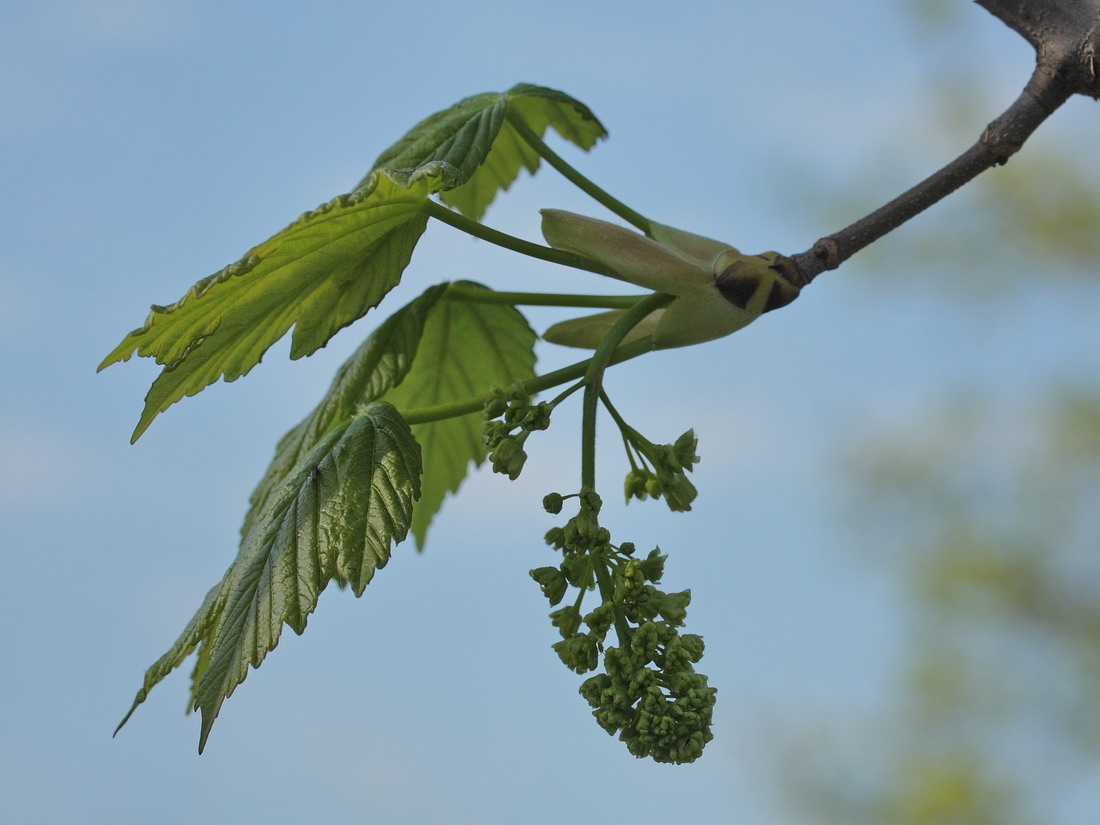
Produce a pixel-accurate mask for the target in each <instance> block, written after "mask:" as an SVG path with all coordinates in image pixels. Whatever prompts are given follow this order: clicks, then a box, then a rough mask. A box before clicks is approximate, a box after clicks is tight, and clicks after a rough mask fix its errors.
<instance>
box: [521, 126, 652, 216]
mask: <svg viewBox="0 0 1100 825" xmlns="http://www.w3.org/2000/svg"><path fill="white" fill-rule="evenodd" d="M506 117H507V118H508V124H509V125H510V126H511V127H512V128H513V129H515V130H516V132H517V133H518V134H519V136H520V137H521V138H523V139H524V140H525V141H527V143H528V144H530V146H531V148H532V149H534V150H535V151H536V152H538V153H539V155H540V156H542V158H543V160H545V161H546V162H547V163H549V164H550V165H551V166H553V167H554V168H555V169H557V170H558V171H559V172H561V174H562V175H563V176H564V177H565V178H566V180H568V181H569V182H570V183H572V184H573V185H574V186H577V187H578V188H579V189H580V190H581V191H583V192H584V193H585V194H587V195H590V196H591V197H593V198H595V199H596V201H597V202H599V203H601V204H603V205H604V206H606V207H607V208H608V209H610V210H611V211H612V212H614V213H615V214H616V215H618V216H619V217H620V218H622V219H623V220H624V221H626V222H628V223H630V224H632V225H634V226H636V227H637V228H638V229H640V230H641V231H642V232H644V233H645V234H646V235H648V234H649V218H646V217H645V216H643V215H640V214H639V213H637V212H635V211H634V210H633V209H631V208H630V207H629V206H627V205H626V204H625V203H623V202H622V201H620V200H618V199H617V198H614V197H612V196H611V195H609V194H608V193H607V192H605V191H604V190H603V189H601V188H600V187H598V186H597V185H596V184H594V183H593V182H592V181H590V180H589V179H588V178H586V177H585V176H584V175H582V174H581V173H580V172H578V171H577V170H576V169H574V168H573V167H572V166H570V165H569V164H568V163H566V162H565V160H564V159H563V158H562V157H561V156H560V155H558V154H557V153H556V152H555V151H554V150H553V149H551V148H550V147H549V146H547V145H546V144H545V143H544V142H543V140H542V138H540V137H539V136H538V135H537V134H535V132H534V130H533V129H532V128H531V127H530V126H528V125H527V123H526V122H525V121H524V119H523V118H522V117H520V115H518V114H517V113H515V112H513V111H509V112H508V114H507V115H506Z"/></svg>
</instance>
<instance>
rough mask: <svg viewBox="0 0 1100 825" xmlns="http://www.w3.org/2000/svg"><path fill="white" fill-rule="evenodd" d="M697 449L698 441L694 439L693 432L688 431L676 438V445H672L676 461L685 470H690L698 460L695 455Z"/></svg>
mask: <svg viewBox="0 0 1100 825" xmlns="http://www.w3.org/2000/svg"><path fill="white" fill-rule="evenodd" d="M698 447H699V439H697V438H696V437H695V431H694V430H688V431H687V432H686V433H684V434H683V435H682V436H680V437H679V438H677V439H676V443H675V444H673V445H672V450H673V453H674V454H675V456H676V459H677V460H678V461H679V462H680V464H681V465H683V467H684V469H685V470H691V469H692V468H693V467H694V466H695V463H696V462H697V461H698V460H699V456H697V455H696V454H695V451H696V449H698Z"/></svg>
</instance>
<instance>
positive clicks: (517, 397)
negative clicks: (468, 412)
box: [482, 384, 553, 481]
mask: <svg viewBox="0 0 1100 825" xmlns="http://www.w3.org/2000/svg"><path fill="white" fill-rule="evenodd" d="M552 410H553V405H552V404H550V403H548V402H546V401H540V402H539V403H537V404H532V403H531V397H530V395H528V393H527V390H526V389H524V387H523V385H522V384H514V385H512V386H511V387H509V388H508V389H507V390H502V389H500V388H499V387H493V388H492V389H491V390H490V391H489V398H488V399H487V400H486V402H485V407H484V413H485V421H484V423H483V425H482V433H483V437H484V443H485V446H486V447H488V448H489V461H490V463H491V464H492V466H493V472H494V473H501V474H503V475H506V476H508V478H510V479H512V480H513V481H514V480H515V479H517V478H518V477H519V474H520V471H521V470H523V465H524V462H526V461H527V453H526V452H525V451H524V449H523V444H524V442H525V441H527V436H529V435H530V434H531V433H532V432H534V431H535V430H545V429H546V428H547V427H549V426H550V412H551V411H552ZM496 419H499V420H496Z"/></svg>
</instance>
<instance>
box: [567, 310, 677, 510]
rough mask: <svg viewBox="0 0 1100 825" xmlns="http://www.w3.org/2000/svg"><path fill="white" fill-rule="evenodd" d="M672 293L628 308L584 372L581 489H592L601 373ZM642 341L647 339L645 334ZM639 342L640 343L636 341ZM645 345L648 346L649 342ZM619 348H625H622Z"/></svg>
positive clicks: (594, 476)
mask: <svg viewBox="0 0 1100 825" xmlns="http://www.w3.org/2000/svg"><path fill="white" fill-rule="evenodd" d="M672 299H673V296H671V295H665V294H663V293H661V292H655V293H653V294H652V295H650V296H649V297H647V298H644V299H642V300H641V301H639V302H638V303H637V304H635V305H634V306H633V307H631V308H630V309H628V310H627V311H626V312H625V313H624V314H623V317H622V318H620V319H619V320H618V321H616V322H615V326H613V327H611V330H610V331H609V332H608V333H607V335H605V336H604V338H603V340H602V341H600V345H599V346H598V347H597V348H596V352H595V354H594V355H593V356H592V358H591V359H590V360H589V362H588V369H587V370H586V371H585V373H584V383H585V387H584V402H583V405H582V407H581V489H582V490H595V489H596V411H597V409H598V407H599V401H600V393H601V392H602V391H603V373H604V370H605V369H607V367H608V366H609V365H610V364H611V363H612V359H613V357H614V356H615V354H616V350H617V348H618V346H619V343H620V342H621V341H622V340H623V338H625V337H626V335H627V333H629V332H630V330H632V329H634V327H636V326H637V325H638V324H639V323H640V322H641V321H642V319H644V318H645V317H646V316H647V315H649V313H651V312H653V310H655V309H660V308H661V307H663V306H665V305H666V304H668V303H669V302H670V301H672ZM643 340H644V341H650V339H649V338H648V337H647V338H645V339H643ZM637 343H641V342H637ZM649 346H651V347H652V342H650V344H649ZM623 349H626V347H624V348H623Z"/></svg>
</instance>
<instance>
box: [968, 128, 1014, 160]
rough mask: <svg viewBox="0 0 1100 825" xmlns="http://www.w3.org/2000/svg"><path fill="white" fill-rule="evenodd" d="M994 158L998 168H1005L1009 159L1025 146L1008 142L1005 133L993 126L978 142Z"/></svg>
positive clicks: (986, 129)
mask: <svg viewBox="0 0 1100 825" xmlns="http://www.w3.org/2000/svg"><path fill="white" fill-rule="evenodd" d="M978 142H979V143H980V144H981V145H982V146H984V147H985V148H986V151H988V152H989V153H990V154H991V155H992V156H993V159H994V160H993V162H994V164H995V165H997V166H1004V165H1005V164H1006V163H1008V159H1009V158H1010V157H1012V156H1013V155H1014V154H1016V153H1017V152H1019V151H1020V147H1021V146H1022V145H1023V144H1021V143H1018V142H1016V141H1012V140H1007V139H1006V138H1005V135H1004V132H1003V131H1001V130H1000V129H999V128H995V127H994V126H993V124H990V125H989V126H986V127H985V131H983V132H982V136H981V139H980V140H979V141H978Z"/></svg>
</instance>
